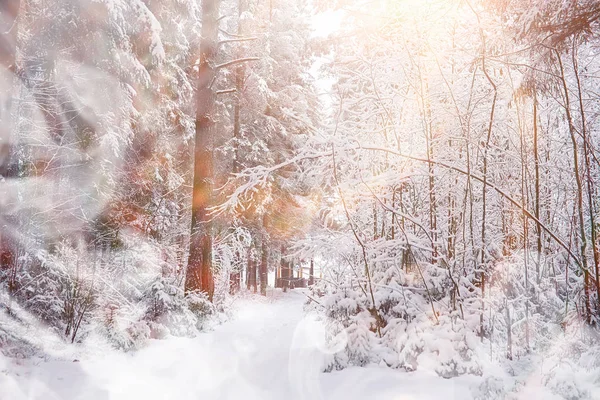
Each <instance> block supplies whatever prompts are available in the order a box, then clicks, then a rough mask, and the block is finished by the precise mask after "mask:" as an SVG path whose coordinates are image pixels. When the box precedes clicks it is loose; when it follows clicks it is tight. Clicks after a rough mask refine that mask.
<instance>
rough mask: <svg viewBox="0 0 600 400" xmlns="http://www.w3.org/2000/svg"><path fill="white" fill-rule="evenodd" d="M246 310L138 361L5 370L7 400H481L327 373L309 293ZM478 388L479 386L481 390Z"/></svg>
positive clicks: (382, 376) (447, 388)
mask: <svg viewBox="0 0 600 400" xmlns="http://www.w3.org/2000/svg"><path fill="white" fill-rule="evenodd" d="M275 293H276V294H278V296H279V297H278V298H276V299H275V298H272V299H270V300H271V301H265V302H248V303H244V304H240V305H239V306H238V308H237V311H236V313H235V315H234V317H233V318H232V320H231V321H229V322H227V323H225V324H223V325H221V326H219V327H217V328H216V329H215V330H214V331H212V332H208V333H205V334H202V335H200V336H199V337H196V338H193V339H185V338H170V339H168V340H162V341H158V340H157V341H153V342H152V343H151V344H150V345H149V346H148V347H147V348H144V349H143V350H141V351H138V352H136V353H131V354H123V353H118V352H111V353H110V354H106V355H103V356H97V357H93V358H91V359H82V360H81V361H80V362H67V361H50V362H43V361H37V362H34V361H29V360H28V361H25V362H22V363H21V364H19V365H8V364H5V365H2V362H1V361H2V360H0V400H137V399H140V400H142V399H143V400H168V399H177V400H204V399H206V400H221V399H223V400H240V399H244V400H253V399H260V400H353V399H356V400H363V399H369V400H428V399H436V400H437V399H448V400H450V399H460V400H468V399H470V398H471V391H470V390H469V382H470V379H469V378H464V379H463V378H458V379H452V380H445V379H441V378H439V377H437V376H436V375H435V374H434V373H431V374H429V373H427V372H422V371H419V372H415V373H404V372H401V371H394V370H390V369H387V368H384V367H369V368H350V369H347V370H344V371H339V372H333V373H321V370H322V364H323V360H324V357H325V355H324V351H323V349H324V346H323V343H324V330H323V328H322V325H321V324H320V323H319V322H318V321H316V320H315V319H314V318H311V317H310V316H306V315H304V313H303V311H302V305H303V302H304V300H305V299H306V298H305V296H304V295H303V294H302V293H301V292H300V291H292V292H291V293H288V294H281V293H280V292H275ZM471 383H473V382H472V381H471Z"/></svg>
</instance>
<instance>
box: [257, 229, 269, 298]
mask: <svg viewBox="0 0 600 400" xmlns="http://www.w3.org/2000/svg"><path fill="white" fill-rule="evenodd" d="M268 256H269V249H268V247H267V238H266V235H264V234H263V239H262V251H261V257H260V271H259V276H260V294H261V295H263V296H266V295H267V285H268V283H269V282H268V277H267V259H268Z"/></svg>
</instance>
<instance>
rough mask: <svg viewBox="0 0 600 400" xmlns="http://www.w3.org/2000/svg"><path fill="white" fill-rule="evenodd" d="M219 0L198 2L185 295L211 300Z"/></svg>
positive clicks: (212, 291)
mask: <svg viewBox="0 0 600 400" xmlns="http://www.w3.org/2000/svg"><path fill="white" fill-rule="evenodd" d="M218 9H219V0H202V40H201V43H200V64H199V66H198V77H197V84H196V137H195V149H194V183H193V194H192V227H191V238H190V255H189V259H188V266H187V274H186V280H185V291H186V292H190V291H196V290H199V291H202V292H204V293H206V294H207V295H208V298H209V299H210V300H212V297H213V294H214V278H213V271H212V223H211V218H210V215H209V212H208V209H209V208H210V206H211V200H212V190H213V187H212V183H213V182H212V181H213V149H212V139H213V136H214V134H215V129H216V125H215V122H214V115H213V114H214V109H215V93H214V91H213V88H212V84H213V80H214V78H215V68H214V61H215V56H216V53H217V35H218V25H217V19H218Z"/></svg>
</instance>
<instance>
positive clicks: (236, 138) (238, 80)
mask: <svg viewBox="0 0 600 400" xmlns="http://www.w3.org/2000/svg"><path fill="white" fill-rule="evenodd" d="M245 10H246V2H245V0H239V1H238V22H237V35H238V36H239V37H241V36H242V35H243V31H244V30H243V27H242V25H243V24H242V14H243V13H244V11H245ZM238 53H239V52H238ZM238 58H241V57H240V54H238ZM243 82H244V64H243V63H242V64H240V65H238V66H237V68H236V70H235V98H234V106H233V166H232V169H233V173H234V174H237V173H238V172H240V170H241V164H240V154H239V143H240V136H241V121H240V111H241V106H240V103H241V97H242V89H243V87H242V86H243ZM240 258H241V255H240V254H239V253H236V254H235V259H236V260H239V259H240ZM229 281H230V292H231V294H234V293H235V292H236V291H237V290H239V288H240V283H239V282H240V272H239V271H232V272H231V273H230V274H229Z"/></svg>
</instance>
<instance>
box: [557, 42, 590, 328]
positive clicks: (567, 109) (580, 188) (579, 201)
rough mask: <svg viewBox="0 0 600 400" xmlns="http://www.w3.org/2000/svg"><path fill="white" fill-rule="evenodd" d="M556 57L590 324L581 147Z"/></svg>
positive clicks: (587, 313) (586, 307) (560, 65)
mask: <svg viewBox="0 0 600 400" xmlns="http://www.w3.org/2000/svg"><path fill="white" fill-rule="evenodd" d="M556 57H557V59H558V66H559V68H560V74H561V75H560V77H561V83H562V87H563V93H564V96H565V113H566V116H567V122H568V124H569V133H570V135H571V144H572V146H573V174H574V175H575V182H576V184H577V193H576V201H577V215H578V217H579V234H580V236H581V237H580V240H581V247H580V249H581V266H582V269H583V293H584V294H583V295H584V306H585V318H586V321H587V322H588V323H591V317H592V315H591V309H590V272H589V269H588V263H587V254H586V253H587V236H586V233H585V221H584V217H583V182H582V180H581V174H580V172H579V145H578V143H577V136H576V129H575V125H574V124H573V117H572V115H571V101H570V98H569V88H568V86H567V80H566V77H565V70H564V67H563V63H562V58H561V56H560V53H559V52H558V51H556Z"/></svg>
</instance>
